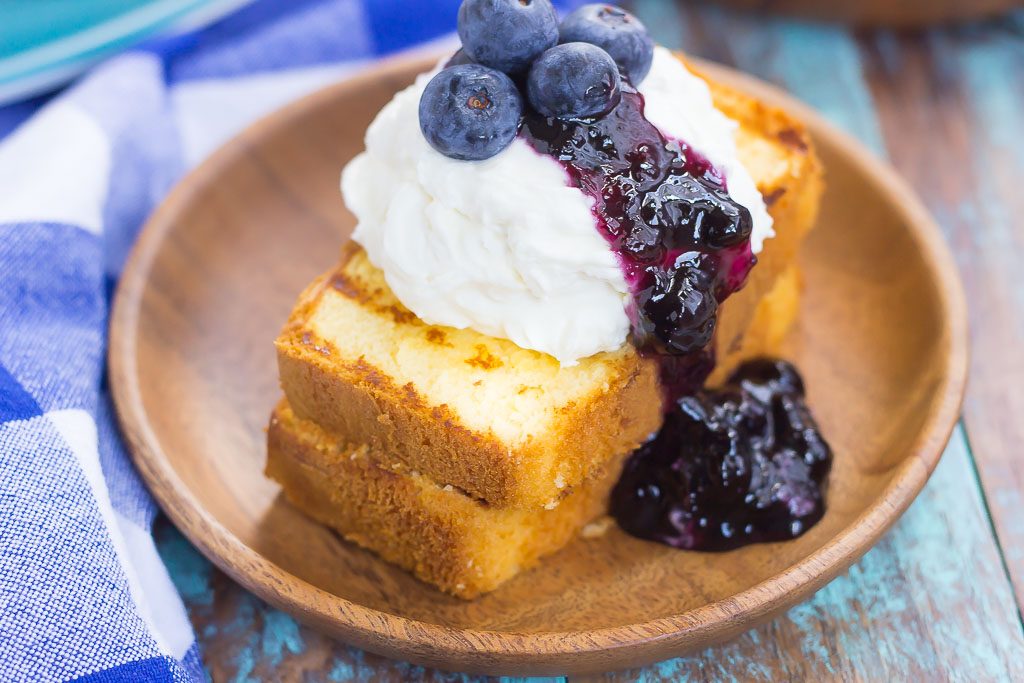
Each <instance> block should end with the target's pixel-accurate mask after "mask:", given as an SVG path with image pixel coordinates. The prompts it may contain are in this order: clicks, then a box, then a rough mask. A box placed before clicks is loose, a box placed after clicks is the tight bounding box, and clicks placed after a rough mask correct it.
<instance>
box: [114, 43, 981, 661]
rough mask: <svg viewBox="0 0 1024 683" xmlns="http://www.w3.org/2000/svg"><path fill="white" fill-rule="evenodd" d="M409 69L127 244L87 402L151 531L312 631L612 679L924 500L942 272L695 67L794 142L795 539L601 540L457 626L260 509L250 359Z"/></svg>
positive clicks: (262, 402) (199, 179)
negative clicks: (799, 288)
mask: <svg viewBox="0 0 1024 683" xmlns="http://www.w3.org/2000/svg"><path fill="white" fill-rule="evenodd" d="M427 65H428V62H427V61H422V60H419V61H398V62H393V63H391V64H388V65H384V66H382V67H380V68H379V69H376V70H375V71H373V72H371V73H368V74H366V75H364V76H362V77H359V78H356V79H355V80H351V81H348V82H345V83H341V84H338V85H335V86H332V87H330V88H328V89H326V90H324V91H321V92H319V93H317V94H314V95H312V96H310V97H308V98H306V99H304V100H301V101H299V102H297V103H295V104H293V105H291V106H289V107H287V108H285V109H283V110H282V111H280V112H278V113H276V114H274V115H272V116H270V117H268V118H267V119H264V120H263V121H261V122H259V123H257V124H256V125H255V126H253V127H252V128H250V129H248V130H247V131H246V132H244V133H243V134H242V135H240V136H239V137H238V138H236V139H235V140H234V141H232V142H230V143H229V144H228V145H226V146H225V147H224V148H223V149H221V150H220V151H219V152H218V153H217V154H215V155H214V156H213V157H212V158H211V159H210V160H209V161H207V162H206V163H205V164H203V165H202V166H201V167H199V168H198V169H197V170H196V171H194V172H193V173H192V174H191V175H189V176H188V177H187V178H186V179H185V180H184V181H183V182H182V183H181V184H180V185H179V186H178V187H177V188H176V189H175V190H174V191H173V192H172V193H171V195H170V196H169V197H168V199H167V201H166V202H165V203H164V204H163V206H161V207H160V209H159V210H158V211H157V212H156V213H155V215H154V216H153V217H152V219H151V220H150V221H149V224H148V225H147V226H146V228H145V230H144V231H143V234H142V236H141V239H140V240H139V242H138V244H137V246H136V248H135V251H134V252H133V254H132V256H131V259H130V261H129V264H128V267H127V269H126V271H125V273H124V277H123V278H122V280H121V285H120V288H119V290H118V295H117V300H116V304H115V307H114V313H113V321H112V328H111V346H110V378H111V382H112V384H113V388H114V395H115V398H116V402H117V409H118V413H119V415H120V418H121V423H122V426H123V428H124V431H125V434H126V436H127V439H128V442H129V444H130V446H131V450H132V452H133V453H134V457H135V461H136V463H137V465H138V467H139V469H140V470H141V472H142V475H143V476H144V477H145V479H146V481H147V482H148V484H149V486H150V487H151V488H152V490H153V492H154V494H155V495H156V497H157V500H159V502H160V504H161V505H162V506H163V508H164V510H165V511H166V512H167V514H168V515H169V516H170V517H171V519H172V520H173V521H174V523H175V524H177V525H178V527H179V528H181V530H182V531H183V532H184V533H185V535H186V536H188V538H189V539H190V540H191V541H192V542H193V543H195V544H196V545H197V546H198V547H199V549H200V550H201V551H202V552H203V553H204V554H205V555H206V556H207V557H209V558H210V559H211V560H212V561H213V562H214V563H216V564H217V565H218V566H219V567H220V568H221V569H223V570H224V571H225V572H227V573H228V574H229V575H230V576H232V577H233V578H234V579H235V580H237V581H238V582H239V583H241V584H242V585H243V586H245V587H246V588H248V589H249V590H251V591H253V592H254V593H256V594H257V595H259V596H260V597H262V598H264V599H265V600H267V601H268V602H270V603H272V604H274V605H277V606H279V607H281V608H282V609H285V610H287V611H289V612H291V613H293V614H295V615H296V616H297V617H299V618H300V619H302V620H304V621H306V622H308V623H309V624H311V625H313V626H314V627H315V628H318V629H321V630H323V631H326V632H328V633H331V634H334V635H336V636H337V637H339V638H341V639H343V640H345V641H348V642H350V643H353V644H355V645H358V646H359V647H362V648H366V649H368V650H372V651H374V652H378V653H382V654H385V655H390V656H393V657H398V658H402V659H407V660H411V661H413V662H417V663H421V664H425V665H429V666H438V667H443V668H448V669H457V670H462V671H472V672H487V673H515V674H525V673H566V672H583V671H596V670H611V669H617V668H622V667H626V666H630V665H638V664H643V663H648V662H651V661H654V660H658V659H663V658H667V657H670V656H673V655H678V654H681V653H684V652H686V651H689V650H693V649H695V648H700V647H704V646H706V645H708V644H710V643H714V642H718V641H721V640H724V639H726V638H729V637H731V636H733V635H735V634H738V633H740V632H742V631H744V630H746V629H748V628H750V627H752V626H753V625H755V624H757V623H758V622H761V621H764V620H766V619H768V618H769V617H771V616H772V615H774V614H776V613H777V612H779V611H781V610H784V609H786V608H787V607H790V606H791V605H794V604H796V603H797V602H799V601H801V600H804V599H805V598H807V597H808V596H810V595H811V594H812V593H813V592H814V591H816V590H817V589H819V588H821V587H822V586H823V585H824V584H825V583H826V582H828V581H829V580H831V579H832V578H834V577H835V576H836V575H837V574H839V573H840V572H842V571H843V570H844V569H845V568H846V567H848V566H849V565H850V564H851V563H852V562H853V561H854V560H856V559H857V558H858V557H860V555H862V554H863V553H864V552H865V551H866V550H867V549H868V548H869V547H870V546H871V545H872V544H873V543H874V542H875V541H876V540H877V539H878V538H879V536H881V535H882V534H883V533H884V532H885V530H886V529H887V528H888V527H889V526H890V525H891V524H892V523H893V522H894V521H895V520H896V518H897V517H899V515H900V513H902V512H903V511H904V509H906V507H907V506H908V505H909V504H910V501H911V500H912V499H913V498H914V496H915V495H916V494H917V492H918V491H919V490H920V489H921V487H922V486H923V485H924V483H925V480H926V479H927V478H928V475H929V473H930V472H931V470H932V468H934V467H935V464H936V462H937V461H938V458H939V455H940V454H941V452H942V449H943V446H944V444H945V443H946V440H947V439H948V437H949V434H950V431H951V429H952V428H953V425H954V423H955V421H956V419H957V413H958V409H959V405H960V400H961V396H962V392H963V388H964V380H965V373H966V359H967V346H966V333H965V330H966V323H965V308H964V299H963V294H962V291H961V287H960V284H959V282H958V280H957V274H956V272H957V271H956V267H955V266H954V264H953V260H952V258H951V257H950V254H949V252H948V251H947V249H946V247H945V244H944V242H943V238H942V236H941V234H940V233H939V231H938V230H937V229H936V227H935V225H934V224H933V223H932V221H931V220H930V219H929V217H928V214H927V213H926V212H925V210H924V209H923V208H922V207H921V205H920V204H919V203H918V201H917V200H916V199H915V198H914V196H913V195H912V193H911V192H910V190H909V189H908V188H907V187H906V185H904V183H903V182H902V181H900V180H899V179H898V178H897V177H896V176H895V175H894V174H893V172H892V171H891V170H889V169H888V168H887V167H886V166H884V165H882V164H881V163H879V162H878V161H876V160H875V159H873V158H871V157H870V156H869V155H868V154H867V153H866V152H865V151H863V149H862V148H861V147H859V146H858V145H857V144H856V143H855V142H853V141H852V140H851V139H850V138H848V137H846V136H845V135H843V134H841V133H839V132H837V131H836V130H835V129H834V128H832V127H830V126H829V125H828V124H826V123H825V122H824V121H822V119H820V118H819V117H818V116H817V115H815V114H813V113H812V112H810V111H809V110H807V109H806V108H804V107H803V106H801V105H799V104H798V103H796V102H794V101H793V100H791V99H789V98H788V97H786V96H784V95H783V94H781V93H779V92H778V91H776V90H774V89H772V88H770V87H769V86H766V85H764V84H762V83H758V82H756V81H754V80H753V79H751V78H749V77H746V76H741V75H740V74H738V73H736V72H733V71H730V70H727V69H725V68H722V67H715V66H712V65H701V68H702V69H705V68H706V69H707V73H709V74H711V75H712V76H713V77H714V78H717V79H721V80H722V81H725V82H728V83H730V84H733V85H735V86H737V87H740V88H742V89H745V90H748V91H751V92H753V93H754V94H757V95H759V96H761V97H762V98H763V99H765V100H767V101H770V102H771V103H774V104H778V105H780V106H783V107H785V108H787V109H790V110H793V111H794V112H795V113H796V114H797V115H798V116H800V117H802V118H804V119H805V120H806V121H807V122H808V124H809V126H810V130H811V131H812V133H813V135H814V138H815V139H816V141H817V144H818V145H819V148H820V152H821V155H822V158H823V160H824V162H825V165H826V168H827V172H828V180H829V190H828V193H827V196H826V197H825V200H824V209H823V215H822V219H821V225H820V228H819V229H818V230H817V231H816V232H815V233H814V236H813V237H812V238H811V239H810V242H809V244H808V245H807V248H806V253H805V255H804V256H805V261H806V263H805V273H806V280H807V296H806V301H805V303H804V305H803V310H802V324H801V329H800V330H799V332H798V333H796V334H795V335H794V337H795V338H794V340H793V343H792V348H791V352H790V356H791V357H792V358H793V359H795V360H796V362H797V364H798V365H799V366H800V368H801V369H802V370H803V372H804V373H805V377H806V379H807V381H808V384H809V387H810V400H811V403H812V405H813V407H814V409H815V410H816V411H817V414H818V415H819V416H820V420H821V422H822V426H823V428H824V430H825V434H826V435H827V436H828V438H829V439H830V441H831V442H832V444H833V445H834V448H835V453H836V462H835V468H834V474H833V477H832V484H831V488H830V491H829V510H828V514H827V515H826V516H825V518H824V520H823V521H822V522H821V523H820V524H818V525H817V526H816V527H815V528H814V529H812V530H811V531H810V532H809V533H807V534H806V535H805V536H803V537H802V538H800V539H798V540H796V541H792V542H788V543H781V544H773V545H760V546H753V547H749V548H745V549H742V550H739V551H735V552H730V553H725V554H702V553H687V552H680V551H675V550H671V549H669V548H666V547H663V546H660V545H657V544H653V543H647V542H644V541H640V540H637V539H634V538H630V537H627V536H626V535H624V534H622V533H620V532H619V531H618V530H613V531H612V532H610V533H609V534H607V535H606V536H605V537H604V538H602V539H599V540H592V541H582V540H580V541H577V542H575V543H573V544H571V545H570V546H569V547H568V548H566V549H565V550H564V551H562V552H560V553H558V554H556V555H555V556H553V557H551V558H550V559H548V560H547V561H545V562H543V563H542V565H541V566H540V567H539V568H537V569H535V570H532V571H529V572H526V573H524V574H523V575H521V576H520V577H517V578H516V579H514V580H513V581H512V582H511V583H509V584H508V585H507V586H506V587H503V588H502V589H500V590H498V591H497V592H495V593H493V594H491V595H488V596H485V597H483V598H481V599H479V600H476V601H474V602H468V603H467V602H462V601H460V600H457V599H455V598H449V597H446V596H444V595H442V594H441V593H439V592H437V591H436V590H434V589H432V588H430V587H429V586H426V585H424V584H421V583H419V582H418V581H416V580H415V579H413V578H411V577H410V576H409V575H408V574H406V573H405V572H402V571H400V570H398V569H395V568H393V567H391V566H390V565H388V564H386V563H384V562H381V561H380V560H378V559H376V558H375V557H374V556H373V555H371V554H369V553H367V552H364V551H362V550H360V549H358V548H356V547H353V546H351V545H349V544H347V543H345V542H343V541H341V540H340V539H339V538H338V537H337V536H335V535H334V534H332V533H331V532H329V531H327V530H326V529H324V528H323V527H321V526H319V525H317V524H315V523H312V522H310V521H309V520H307V519H306V518H305V517H303V516H302V515H301V514H299V513H298V512H297V511H295V510H294V509H292V508H291V507H290V506H289V505H288V504H286V503H285V502H284V501H283V500H282V499H281V498H280V497H279V496H278V489H277V486H276V485H275V484H273V483H271V482H269V481H268V480H266V479H265V478H264V477H263V475H262V473H261V472H262V468H263V462H264V450H265V444H264V432H263V428H264V425H265V423H266V420H267V417H268V415H269V412H270V409H271V407H272V405H273V404H274V401H275V400H276V399H277V397H278V393H279V389H278V386H277V373H276V365H275V358H274V351H273V348H272V345H271V341H272V340H273V338H274V336H275V335H276V333H277V331H278V329H279V326H280V325H281V324H282V322H283V321H284V320H285V317H286V315H287V313H288V311H289V309H290V307H291V306H292V303H293V301H294V300H295V297H296V295H297V294H298V292H299V291H300V290H301V289H302V287H303V286H304V285H305V284H306V283H307V282H309V281H310V280H311V279H312V278H313V277H314V276H315V275H316V274H317V273H319V272H321V271H323V270H325V269H327V268H328V267H329V266H331V265H332V264H333V262H334V260H335V257H336V254H337V252H338V248H339V245H340V244H341V242H342V240H343V239H344V238H345V237H346V235H347V234H348V233H349V231H350V230H351V228H352V217H351V216H350V215H349V214H348V213H347V212H346V210H345V209H344V207H343V204H342V201H341V197H340V195H339V191H338V178H339V172H340V169H341V168H342V166H343V164H344V163H345V162H346V160H348V159H349V158H350V157H352V156H353V155H354V154H355V153H357V152H358V151H360V150H361V148H362V145H363V143H362V137H363V131H364V129H365V128H366V126H367V124H368V123H369V121H370V120H371V118H372V117H373V115H374V114H375V112H377V111H378V110H379V109H380V107H381V106H382V105H383V104H384V103H385V102H387V101H388V99H389V98H390V97H391V95H392V94H393V93H394V92H395V91H396V90H397V89H398V88H400V87H402V86H404V85H406V84H407V83H409V82H411V80H412V77H413V75H414V74H415V73H417V72H419V71H421V70H423V69H425V68H426V67H427ZM381 182H387V179H386V178H382V179H381Z"/></svg>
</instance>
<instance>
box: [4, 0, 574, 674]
mask: <svg viewBox="0 0 1024 683" xmlns="http://www.w3.org/2000/svg"><path fill="white" fill-rule="evenodd" d="M562 4H563V5H564V4H565V3H562ZM457 7H458V0H430V2H423V1H422V0H278V1H275V0H259V1H258V2H256V3H255V4H251V5H249V6H247V7H246V8H244V9H242V10H241V11H239V12H237V13H236V14H234V15H233V16H231V17H229V18H227V19H225V20H223V21H221V22H220V23H218V24H215V25H214V26H212V27H210V28H207V29H205V30H202V31H198V32H193V33H188V34H185V35H177V36H175V37H173V38H164V39H162V40H159V41H154V42H151V43H149V44H147V45H144V46H142V47H140V48H137V49H136V50H134V51H131V52H128V53H126V54H124V55H122V56H120V57H117V58H115V59H113V60H111V61H109V62H107V63H105V64H103V65H101V66H99V67H98V68H96V69H94V70H93V71H92V72H91V73H90V74H88V75H86V76H85V77H84V78H82V79H81V80H80V81H79V82H78V83H77V84H75V85H74V86H72V87H70V88H68V89H67V90H65V91H64V92H62V93H59V94H57V95H56V96H54V97H52V98H50V99H49V100H48V101H46V102H39V101H34V102H29V103H23V104H20V105H15V106H12V107H8V108H6V109H0V679H2V680H18V681H21V680H24V681H33V682H35V681H56V680H69V679H76V678H77V679H85V680H89V681H127V680H132V681H134V680H146V681H157V680H175V681H177V680H193V679H195V680H203V679H204V674H203V670H202V663H201V661H200V655H199V651H198V648H197V646H196V642H195V638H194V636H193V633H192V629H191V627H190V625H189V622H188V618H187V616H186V613H185V610H184V608H183V606H182V603H181V600H180V598H179V597H178V595H177V593H176V591H175V589H174V586H173V584H172V583H171V581H170V578H169V577H168V574H167V571H166V569H165V568H164V566H163V564H162V563H161V560H160V557H159V556H158V555H157V552H156V549H155V547H154V544H153V539H152V537H151V535H150V528H151V525H152V522H153V518H154V515H155V513H156V508H155V505H154V503H153V501H152V499H151V498H150V496H149V494H148V493H147V492H146V490H145V489H144V488H143V485H142V483H141V481H140V480H139V478H138V475H137V474H136V473H135V471H134V469H133V467H132V465H131V463H130V461H129V460H128V457H127V455H126V453H125V451H124V447H123V445H122V443H121V440H120V437H119V435H118V432H117V429H116V426H115V424H114V422H113V421H112V416H111V410H110V401H109V395H108V392H107V387H106V386H105V382H104V354H105V330H106V320H107V314H108V311H109V306H110V293H111V291H112V288H113V287H112V285H113V284H114V282H116V280H117V277H118V274H119V272H120V268H121V266H122V263H123V262H124V259H125V256H126V254H127V251H128V249H129V248H130V245H131V243H132V241H133V239H134V237H135V235H136V233H137V231H138V230H139V228H140V226H141V224H142V223H143V221H144V220H145V218H146V216H147V215H148V214H149V212H150V211H151V210H152V209H153V207H154V206H155V204H156V203H157V202H159V200H160V199H161V197H163V196H164V194H165V193H166V192H167V190H168V188H169V187H170V186H171V184H172V183H173V182H174V181H175V180H176V179H177V178H179V177H180V176H181V175H182V173H183V172H185V171H186V170H187V169H188V168H189V167H190V166H192V165H194V164H196V163H197V162H198V161H200V160H202V159H203V158H204V157H205V156H206V155H207V154H208V153H209V152H210V151H212V149H213V148H214V147H216V146H218V145H219V144H220V143H221V142H223V141H224V140H225V139H227V138H228V137H229V136H231V135H233V134H234V133H235V132H237V131H238V130H239V129H240V128H241V127H242V126H244V125H245V124H247V123H249V122H250V121H252V120H254V119H255V118H257V117H258V116H260V115H262V114H264V113H266V112H268V111H270V110H272V109H274V108H277V107H278V106H280V105H282V104H283V103H285V102H286V101H288V100H291V99H294V98H295V97H298V96H300V95H302V94H304V93H306V92H308V91H311V90H314V89H316V88H318V87H319V86H321V85H324V84H325V83H327V82H329V81H332V80H335V79H337V78H339V77H341V76H343V75H344V74H345V73H346V72H347V71H350V70H352V69H354V68H358V66H360V65H361V63H363V62H364V61H365V60H367V59H368V58H372V57H374V56H377V55H381V54H385V53H389V52H393V51H395V50H399V49H402V48H404V47H407V46H409V45H412V44H415V43H419V42H422V41H425V40H429V39H432V38H437V37H438V36H442V35H444V34H446V33H447V32H450V31H451V29H452V27H453V26H454V18H455V12H456V9H457Z"/></svg>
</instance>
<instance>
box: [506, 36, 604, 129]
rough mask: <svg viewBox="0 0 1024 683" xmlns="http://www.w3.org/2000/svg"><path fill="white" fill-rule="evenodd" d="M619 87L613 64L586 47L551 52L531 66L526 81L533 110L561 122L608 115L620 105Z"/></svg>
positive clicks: (560, 47)
mask: <svg viewBox="0 0 1024 683" xmlns="http://www.w3.org/2000/svg"><path fill="white" fill-rule="evenodd" d="M621 86H622V79H621V77H620V76H619V68H618V67H617V66H616V65H615V61H614V60H613V59H612V58H611V56H610V55H609V54H608V53H607V52H605V51H604V50H602V49H601V48H599V47H597V46H596V45H590V44H588V43H565V44H563V45H558V46H557V47H553V48H551V49H550V50H548V51H547V52H545V53H544V54H542V55H541V56H540V57H538V58H537V61H535V62H534V63H533V66H531V67H530V76H529V78H528V79H527V81H526V91H527V94H528V95H529V100H530V104H531V105H533V108H534V109H536V110H537V111H538V112H539V113H541V114H543V115H544V116H551V117H556V118H560V119H581V118H587V117H591V116H601V115H603V114H607V113H608V112H609V111H611V109H612V108H613V107H614V106H615V105H617V104H618V103H619V98H620V97H621V92H620V90H619V89H620V88H621Z"/></svg>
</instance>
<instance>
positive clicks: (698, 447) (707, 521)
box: [611, 359, 832, 551]
mask: <svg viewBox="0 0 1024 683" xmlns="http://www.w3.org/2000/svg"><path fill="white" fill-rule="evenodd" d="M831 464H832V451H831V449H830V448H829V446H828V444H827V443H826V442H825V440H824V439H823V438H822V436H821V433H820V432H819V431H818V426H817V424H816V423H815V421H814V418H813V417H811V414H810V411H809V410H808V409H807V405H806V403H805V402H804V386H803V381H802V380H801V379H800V375H799V374H797V372H796V369H795V368H794V367H793V366H792V365H790V364H789V363H786V362H785V361H779V360H768V359H760V360H754V361H748V362H747V363H744V364H743V365H741V366H740V367H739V368H738V369H737V370H736V371H735V372H734V373H733V375H732V377H730V378H729V381H728V382H727V383H726V385H725V386H724V387H722V388H721V389H718V390H702V391H699V392H697V393H696V394H694V395H692V396H686V397H684V398H682V399H680V400H679V401H678V402H676V403H675V404H674V406H673V409H672V410H671V412H669V413H668V415H667V417H666V420H665V426H664V427H662V429H661V431H660V432H659V433H658V435H657V436H655V437H654V438H653V439H652V440H651V441H649V442H647V443H646V444H644V445H643V446H641V447H640V448H639V449H638V450H637V451H636V452H635V453H634V454H633V455H632V456H631V457H630V459H629V461H628V462H627V463H626V467H625V471H624V472H623V473H622V477H621V479H619V482H618V484H617V485H616V487H615V489H614V491H613V492H612V503H611V513H612V516H614V517H615V519H616V520H617V521H618V523H619V526H621V527H622V528H623V529H624V530H625V531H627V532H628V533H630V534H632V535H634V536H639V537H640V538H646V539H649V540H652V541H658V542H660V543H665V544H667V545H671V546H674V547H676V548H683V549H686V550H706V551H717V550H731V549H733V548H737V547H740V546H743V545H748V544H750V543H758V542H767V541H784V540H787V539H792V538H796V537H797V536H800V535H801V534H803V533H804V532H805V531H806V530H807V529H809V528H810V527H811V526H813V525H814V524H815V523H817V522H818V520H820V519H821V517H822V515H823V514H824V512H825V503H824V499H823V488H824V485H825V480H826V478H827V477H828V472H829V469H830V467H831Z"/></svg>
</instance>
